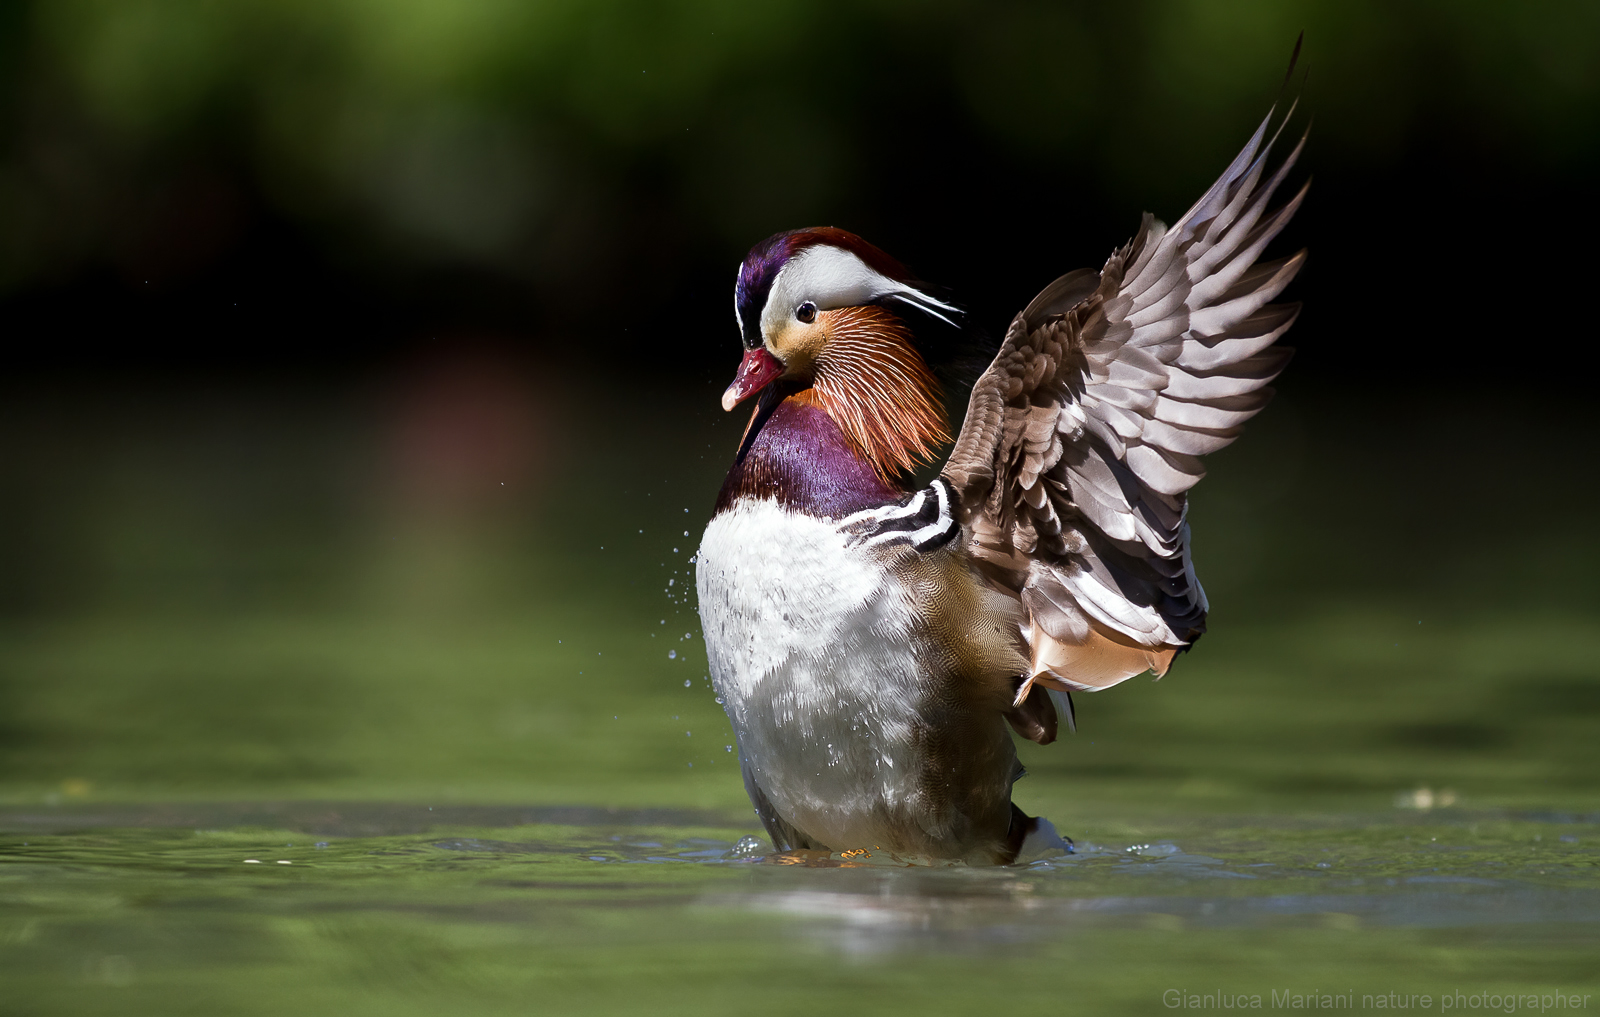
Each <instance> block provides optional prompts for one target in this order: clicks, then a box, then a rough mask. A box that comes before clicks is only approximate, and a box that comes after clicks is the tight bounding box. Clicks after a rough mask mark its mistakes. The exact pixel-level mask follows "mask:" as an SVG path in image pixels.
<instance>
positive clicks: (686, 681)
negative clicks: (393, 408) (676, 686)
mask: <svg viewBox="0 0 1600 1017" xmlns="http://www.w3.org/2000/svg"><path fill="white" fill-rule="evenodd" d="M693 684H694V683H693V682H691V681H690V680H689V679H687V678H685V679H684V680H683V687H684V688H688V687H689V686H690V685H693Z"/></svg>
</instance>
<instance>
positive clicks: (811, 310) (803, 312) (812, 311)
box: [794, 300, 817, 325]
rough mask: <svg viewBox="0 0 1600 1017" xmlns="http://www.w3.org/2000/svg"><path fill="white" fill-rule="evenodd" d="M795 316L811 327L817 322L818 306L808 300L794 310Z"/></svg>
mask: <svg viewBox="0 0 1600 1017" xmlns="http://www.w3.org/2000/svg"><path fill="white" fill-rule="evenodd" d="M794 316H795V317H796V318H799V319H800V320H801V321H803V322H805V323H806V324H807V325H809V324H811V323H812V322H813V321H816V320H817V305H816V304H813V303H812V302H811V301H809V300H807V301H806V302H805V303H803V304H801V305H800V306H799V307H796V308H795V309H794Z"/></svg>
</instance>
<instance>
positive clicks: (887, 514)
mask: <svg viewBox="0 0 1600 1017" xmlns="http://www.w3.org/2000/svg"><path fill="white" fill-rule="evenodd" d="M954 505H955V492H954V491H952V490H951V488H950V484H949V482H948V481H946V480H945V479H944V478H943V477H939V478H938V479H936V480H935V481H934V482H933V483H932V484H930V485H928V486H927V487H924V488H923V489H922V490H920V491H917V492H915V493H913V494H911V495H909V496H907V497H906V498H904V499H902V500H901V501H900V502H899V503H898V504H895V505H885V506H883V507H882V508H872V509H866V510H864V511H861V512H857V513H855V514H854V515H850V516H847V517H845V519H843V520H842V521H841V522H840V524H839V528H840V529H842V530H844V531H845V532H847V533H849V534H851V536H852V538H853V539H852V540H851V543H852V544H857V545H867V546H871V545H874V544H901V543H903V544H910V545H911V546H912V547H914V548H916V549H917V550H918V551H924V552H926V551H932V550H934V549H936V548H940V547H943V546H944V545H945V544H948V543H950V541H952V540H954V539H955V536H956V534H958V533H960V532H961V524H960V523H959V522H958V521H957V520H956V517H955V512H954Z"/></svg>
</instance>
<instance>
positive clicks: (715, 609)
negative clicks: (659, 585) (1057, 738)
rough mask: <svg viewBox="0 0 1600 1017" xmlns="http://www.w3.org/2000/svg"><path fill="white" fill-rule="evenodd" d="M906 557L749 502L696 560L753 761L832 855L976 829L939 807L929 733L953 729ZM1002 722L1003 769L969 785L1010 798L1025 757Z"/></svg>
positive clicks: (719, 673)
mask: <svg viewBox="0 0 1600 1017" xmlns="http://www.w3.org/2000/svg"><path fill="white" fill-rule="evenodd" d="M904 553H914V552H912V551H911V550H910V548H909V547H908V546H907V545H905V544H901V545H898V548H887V547H872V546H867V545H864V544H863V543H861V542H859V541H857V542H851V540H850V538H849V536H848V535H847V534H846V533H845V532H842V531H841V529H840V528H839V526H838V525H837V524H836V523H835V522H833V521H831V520H828V519H822V518H817V517H814V516H809V515H806V514H803V513H799V512H794V511H791V510H789V509H786V508H784V507H782V506H780V505H779V504H778V503H777V502H775V501H770V500H754V499H745V500H741V501H739V502H738V503H736V504H735V505H734V506H733V507H732V508H731V509H730V510H728V511H726V512H723V513H721V514H720V515H718V516H717V517H716V518H715V519H713V520H712V522H711V524H710V525H709V526H708V527H707V528H706V533H705V538H704V540H703V542H702V543H701V546H700V551H699V554H698V555H697V570H696V580H697V585H698V591H699V599H700V617H701V624H702V625H703V627H704V630H705V637H706V649H707V652H708V654H709V657H710V664H711V677H712V681H713V683H714V684H715V686H716V689H717V693H718V695H719V696H721V697H722V699H723V702H724V705H725V708H726V710H727V712H728V717H729V719H730V720H731V721H732V723H733V727H734V731H735V733H736V735H737V736H738V739H739V748H740V752H741V757H742V760H743V762H744V765H745V767H746V768H747V770H748V771H749V773H750V775H751V776H752V777H753V778H754V780H755V782H756V783H757V785H759V787H760V788H761V790H762V791H763V792H764V794H765V795H766V797H767V799H768V800H769V801H770V802H771V804H772V806H773V807H774V808H775V809H776V811H777V812H778V813H779V814H780V815H781V816H782V817H783V818H784V819H785V820H787V821H788V822H789V823H791V824H792V825H794V826H795V827H796V828H798V829H800V830H802V831H804V832H805V833H806V834H807V835H809V836H810V837H811V838H813V839H815V840H816V841H818V842H820V843H823V844H826V845H828V846H830V847H834V848H845V847H873V846H888V845H899V846H901V847H903V848H905V849H907V850H911V849H912V848H909V847H906V846H907V845H916V844H919V843H929V842H933V841H940V842H942V841H947V840H949V838H950V837H951V836H952V833H954V831H952V830H951V829H949V828H948V827H949V826H950V825H951V823H952V822H955V823H956V824H957V825H964V823H965V818H966V817H962V816H948V815H942V814H941V812H942V810H941V809H939V808H938V807H937V806H936V805H931V804H930V800H929V799H930V789H929V773H928V769H929V763H930V749H929V744H930V732H933V731H935V730H938V731H948V729H949V728H950V725H951V723H952V721H951V718H950V717H949V716H948V713H949V712H950V707H949V704H948V703H947V702H941V701H940V700H941V697H940V695H939V692H940V682H941V680H942V679H943V678H944V677H946V676H945V675H942V674H941V668H942V665H941V664H940V660H941V655H940V653H939V650H938V648H937V647H936V646H935V645H933V643H932V637H931V636H930V635H929V633H928V629H927V626H926V625H924V624H921V623H920V622H919V617H920V615H919V608H918V605H917V603H916V601H915V598H914V596H913V593H912V591H911V590H909V589H907V588H906V586H905V585H904V584H903V582H902V581H901V579H900V578H899V576H898V574H897V573H896V571H895V570H894V568H893V567H892V563H893V561H894V559H895V556H896V555H897V554H904ZM944 698H948V697H944ZM994 724H995V726H996V730H997V732H998V733H999V735H1000V742H999V743H997V744H996V752H995V753H993V754H992V755H994V756H995V758H994V759H993V765H992V766H991V767H989V768H991V769H994V770H995V771H996V772H995V773H994V774H992V775H989V774H982V773H977V774H969V775H968V776H970V777H974V778H977V779H980V780H981V779H985V778H987V779H989V780H991V781H992V782H993V783H994V784H995V785H996V786H997V789H998V790H1002V791H1005V790H1008V789H1009V784H1010V779H1011V776H1012V773H1011V768H1012V767H1014V765H1015V764H1014V758H1015V757H1014V755H1012V754H1011V751H1010V742H1009V739H1008V738H1006V737H1005V736H1004V733H1003V731H1001V730H1000V729H999V727H998V724H999V721H998V718H997V717H996V718H995V720H994ZM935 740H937V737H936V736H935ZM986 755H989V753H986ZM956 836H958V837H959V836H960V835H959V834H956Z"/></svg>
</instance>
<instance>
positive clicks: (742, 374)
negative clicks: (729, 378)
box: [722, 346, 783, 410]
mask: <svg viewBox="0 0 1600 1017" xmlns="http://www.w3.org/2000/svg"><path fill="white" fill-rule="evenodd" d="M782 373H783V365H782V364H780V363H778V358H777V357H774V356H773V355H772V354H770V353H768V352H767V350H766V347H764V346H758V347H756V348H755V349H753V350H751V351H749V352H748V353H746V354H745V355H744V361H743V362H742V363H741V364H740V365H739V373H738V374H735V375H734V376H733V384H732V385H729V386H728V391H726V392H724V393H722V408H723V409H724V410H731V409H733V408H734V407H735V406H738V405H739V404H740V403H742V402H744V401H745V400H746V399H748V398H750V397H751V396H753V395H755V394H756V393H757V392H759V391H761V390H762V389H764V388H766V387H767V386H768V385H770V384H772V383H773V382H774V381H776V380H777V378H778V376H779V375H781V374H782Z"/></svg>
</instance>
